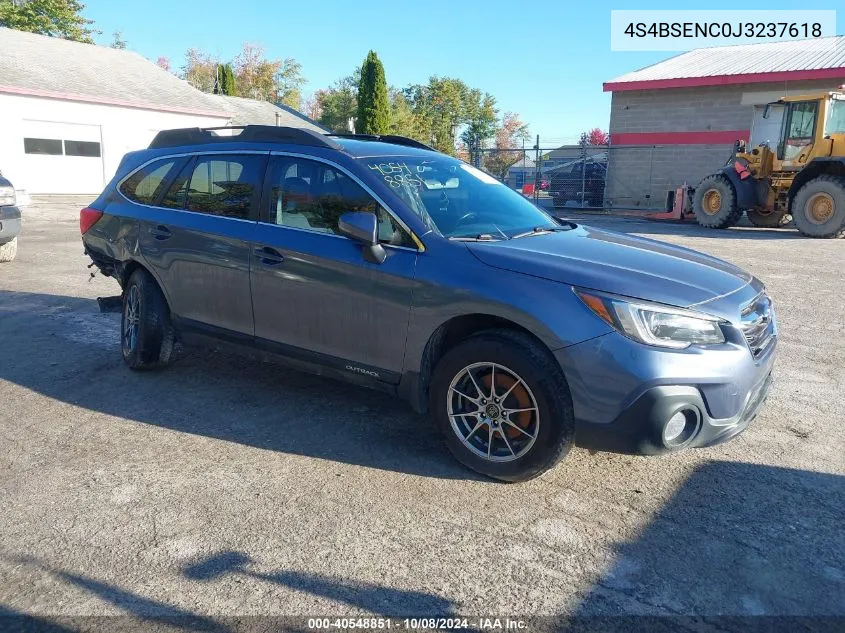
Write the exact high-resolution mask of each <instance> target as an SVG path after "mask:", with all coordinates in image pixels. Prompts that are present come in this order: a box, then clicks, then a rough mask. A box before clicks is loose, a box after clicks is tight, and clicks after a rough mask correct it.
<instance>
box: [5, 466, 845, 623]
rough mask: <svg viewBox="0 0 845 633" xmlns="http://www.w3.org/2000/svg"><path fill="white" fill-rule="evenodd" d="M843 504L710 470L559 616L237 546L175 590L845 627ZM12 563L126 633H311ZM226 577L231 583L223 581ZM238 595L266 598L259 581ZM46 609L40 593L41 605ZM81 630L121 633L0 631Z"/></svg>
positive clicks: (838, 482)
mask: <svg viewBox="0 0 845 633" xmlns="http://www.w3.org/2000/svg"><path fill="white" fill-rule="evenodd" d="M843 507H845V477H842V476H838V475H829V474H822V473H814V472H808V471H801V470H791V469H786V468H776V467H770V466H760V465H754V464H739V463H731V462H710V463H706V464H703V465H702V466H700V467H699V468H698V469H696V470H695V471H694V472H693V473H692V475H690V477H689V478H688V479H687V480H686V482H685V483H684V484H683V485H682V486H681V487H680V488H679V489H678V491H677V492H676V493H675V495H674V496H673V497H672V498H671V499H670V500H669V501H668V502H667V503H666V504H665V505H664V507H663V508H661V509H660V510H659V511H658V512H657V514H656V515H655V516H654V517H653V518H652V519H651V521H650V522H649V523H648V525H647V526H646V527H645V528H644V529H643V531H642V532H641V533H640V534H639V535H638V536H637V537H636V538H634V539H632V540H630V541H625V542H620V543H619V544H617V545H616V547H615V552H614V560H613V563H612V564H611V566H610V567H609V568H608V569H607V571H606V572H605V573H603V574H602V576H601V577H600V578H599V580H597V581H596V582H595V583H594V584H593V586H592V587H590V588H588V589H587V590H586V591H585V592H583V593H582V594H581V598H580V600H579V601H578V603H577V604H576V605H575V607H574V609H567V610H566V613H561V614H560V615H558V616H550V617H536V616H534V615H533V614H526V613H506V614H495V613H494V614H489V613H462V612H461V611H462V609H461V608H460V606H459V604H458V603H457V602H454V601H453V600H451V599H448V598H445V597H443V595H442V592H443V589H438V590H432V591H428V590H423V591H420V590H413V589H400V588H395V587H391V586H389V585H386V584H377V583H370V582H360V581H357V580H355V579H349V578H341V577H333V576H326V575H321V574H314V573H309V572H307V571H299V570H284V569H283V570H271V571H264V570H262V569H261V567H262V566H261V562H260V561H254V560H253V559H252V558H251V557H250V556H249V555H248V554H246V553H243V552H240V551H236V550H229V551H221V552H218V553H216V554H212V555H210V556H207V557H204V558H200V559H196V560H194V561H192V562H191V563H189V564H187V565H185V566H179V567H177V568H176V569H177V570H178V571H179V572H180V576H181V577H182V578H183V579H184V581H186V582H184V583H178V584H177V586H178V587H179V588H180V589H179V592H180V595H181V596H182V597H181V600H182V601H183V602H190V601H192V600H194V601H195V602H197V603H199V602H206V603H207V602H209V601H210V600H211V599H210V598H209V594H212V595H213V593H214V592H217V591H221V588H225V589H222V590H225V591H231V586H232V585H231V583H228V582H225V581H228V580H231V579H232V578H233V577H234V578H235V579H236V580H237V577H241V578H243V579H246V580H249V581H259V582H260V583H267V584H269V585H277V586H280V587H283V588H285V589H288V590H291V591H293V592H296V593H300V594H308V595H311V596H316V597H318V598H321V599H323V600H324V601H326V602H328V603H331V604H333V605H339V607H330V608H329V609H328V610H330V611H331V612H329V613H315V614H312V615H314V616H320V617H335V616H344V615H346V616H352V615H360V614H369V615H377V616H385V617H393V618H401V617H403V616H428V617H438V616H442V617H450V616H466V617H468V618H469V622H470V628H472V627H475V626H478V624H477V623H478V621H479V620H478V618H480V617H500V618H504V617H506V616H510V617H512V618H513V617H517V618H521V619H523V620H525V621H526V623H527V624H528V627H527V628H526V629H525V630H530V631H589V632H596V633H598V632H599V631H601V632H603V633H606V632H616V631H649V632H657V633H670V632H672V633H674V632H676V631H682V632H683V631H697V632H698V631H700V632H705V631H707V632H720V633H724V632H727V631H730V632H734V631H736V632H743V633H745V632H747V631H751V632H753V633H756V632H758V631H759V632H763V631H765V632H766V633H781V632H783V633H787V632H789V633H792V632H794V631H803V632H816V631H819V632H821V631H824V632H828V631H841V630H845V628H843V625H845V531H843V530H842V527H841V526H842V511H843ZM11 562H13V563H17V564H23V565H27V566H29V567H31V568H34V569H37V570H39V571H40V572H41V573H42V574H44V575H46V576H51V577H52V578H53V579H55V580H57V581H59V582H61V583H64V584H67V585H71V586H74V587H77V588H79V589H82V590H84V591H85V592H87V593H88V594H91V595H93V596H96V597H97V598H99V599H100V600H102V601H103V602H105V603H108V604H110V605H113V606H115V607H117V608H118V609H119V610H120V611H122V612H124V613H126V614H128V615H130V616H132V617H131V618H126V621H127V622H128V624H132V623H135V624H138V623H139V622H140V623H141V624H143V625H144V626H142V627H140V628H138V627H136V628H132V627H131V626H128V624H127V627H126V628H125V629H124V630H127V631H129V630H146V629H148V628H150V626H149V625H154V624H166V625H171V626H175V627H176V628H178V629H185V630H192V631H211V632H217V631H220V632H221V633H228V631H252V630H262V631H263V630H291V629H292V628H293V629H295V628H296V627H300V628H304V627H301V626H300V625H301V622H297V621H292V620H290V619H287V620H285V619H284V618H279V619H278V620H277V621H274V619H273V618H272V617H267V618H243V617H241V616H238V614H226V617H219V618H218V617H207V616H204V615H199V614H196V613H193V612H192V611H190V610H186V609H185V608H183V607H177V606H172V605H170V604H167V603H164V602H160V601H158V600H153V599H150V598H146V597H143V596H141V595H139V594H137V593H134V592H133V591H130V590H129V589H124V588H120V587H117V586H115V585H112V584H108V583H106V582H104V581H101V580H97V579H94V578H90V577H88V576H86V575H84V574H83V573H80V572H69V571H63V570H61V569H56V568H51V567H49V566H47V565H46V564H44V563H42V562H39V561H37V560H33V559H31V558H18V559H15V560H12V561H11ZM535 580H536V579H535ZM219 581H224V582H223V583H222V584H215V583H218V582H219ZM531 582H534V581H533V580H532V581H531ZM39 586H42V587H47V586H48V585H46V584H43V583H40V584H39ZM236 586H243V587H245V588H248V589H246V590H249V591H254V590H255V589H254V585H253V584H252V583H250V582H248V583H244V584H243V585H236ZM485 589H487V590H489V591H492V592H495V591H497V589H499V588H498V587H496V586H495V585H494V586H490V587H486V588H485ZM554 590H555V589H554V587H549V591H554ZM42 591H44V590H42ZM44 599H45V596H43V595H42V596H41V597H40V601H41V602H43V601H44ZM278 606H279V605H276V607H278ZM282 608H284V607H283V605H282ZM270 609H271V607H270V606H269V604H268V610H270ZM79 620H85V621H86V622H88V624H91V626H89V627H88V628H89V630H93V631H99V630H104V629H107V630H120V627H113V626H104V625H103V621H98V620H97V619H96V618H88V619H85V618H81V619H80V618H76V619H75V618H65V617H55V618H54V617H44V616H40V615H39V616H35V615H32V616H30V615H27V614H24V613H23V612H20V611H17V610H15V609H12V608H2V607H0V625H3V624H4V622H5V624H8V623H9V622H17V623H22V624H26V625H27V626H28V627H29V628H25V627H23V626H21V627H19V628H18V629H9V627H8V626H7V627H5V628H4V630H21V631H36V630H38V631H40V630H45V631H50V632H51V633H52V632H55V633H64V631H65V630H76V629H77V628H78V627H77V626H76V625H78V624H79V623H80V622H79ZM106 624H107V625H108V624H109V622H108V621H106ZM39 627H43V628H39ZM256 627H258V628H256ZM262 627H263V628H262Z"/></svg>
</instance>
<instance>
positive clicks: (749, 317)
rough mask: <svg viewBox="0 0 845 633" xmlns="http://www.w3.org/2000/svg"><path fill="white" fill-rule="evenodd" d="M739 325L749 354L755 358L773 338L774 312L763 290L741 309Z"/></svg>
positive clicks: (770, 301) (774, 331)
mask: <svg viewBox="0 0 845 633" xmlns="http://www.w3.org/2000/svg"><path fill="white" fill-rule="evenodd" d="M740 317H741V320H740V327H741V328H742V333H743V334H744V335H745V340H746V341H747V342H748V347H749V348H750V349H751V354H752V355H753V356H754V358H757V357H758V356H760V354H762V353H763V352H764V351H765V350H766V348H767V347H768V346H769V345H770V344H771V343H772V341H773V340H774V338H775V333H776V330H775V327H776V326H775V314H774V312H773V311H772V300H771V299H769V295H767V294H766V293H765V292H761V293H760V294H759V295H757V296H756V297H754V300H753V301H751V303H749V304H748V305H746V306H745V307H744V308H743V309H742V313H741V315H740Z"/></svg>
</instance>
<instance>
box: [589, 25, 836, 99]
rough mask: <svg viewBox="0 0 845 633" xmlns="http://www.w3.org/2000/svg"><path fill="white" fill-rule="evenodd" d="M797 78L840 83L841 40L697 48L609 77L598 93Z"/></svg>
mask: <svg viewBox="0 0 845 633" xmlns="http://www.w3.org/2000/svg"><path fill="white" fill-rule="evenodd" d="M800 79H843V80H845V36H843V35H837V36H835V37H825V38H819V39H817V40H791V41H788V42H769V43H765V44H744V45H740V46H720V47H714V48H698V49H696V50H692V51H688V52H686V53H681V54H680V55H676V56H675V57H671V58H669V59H667V60H665V61H662V62H658V63H657V64H654V65H652V66H647V67H645V68H641V69H640V70H635V71H634V72H630V73H627V74H625V75H622V76H621V77H617V78H615V79H612V80H611V81H608V82H606V83H605V84H604V91H605V92H613V91H619V90H654V89H660V88H684V87H693V86H718V85H725V84H748V83H765V82H769V81H796V80H800Z"/></svg>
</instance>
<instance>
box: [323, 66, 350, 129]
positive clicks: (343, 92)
mask: <svg viewBox="0 0 845 633" xmlns="http://www.w3.org/2000/svg"><path fill="white" fill-rule="evenodd" d="M360 73H361V69H360V68H358V69H356V70H355V72H354V73H353V74H351V75H349V76H347V77H343V78H341V79H338V80H337V81H335V82H334V83H333V84H332V85H331V86H330V87H329V88H328V89H326V90H318V91H317V92H316V93H314V97H315V98H316V100H317V107H316V108H315V109H316V110H317V111H319V113H320V117H319V118H318V119H317V121H318V122H319V123H320V125H323V126H324V127H327V128H329V129H330V130H332V131H333V132H348V131H349V127H348V125H349V120H350V119H354V118H355V116H356V115H357V113H358V83H359V82H360V79H361V77H360Z"/></svg>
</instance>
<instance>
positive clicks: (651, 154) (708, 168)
mask: <svg viewBox="0 0 845 633" xmlns="http://www.w3.org/2000/svg"><path fill="white" fill-rule="evenodd" d="M842 83H843V81H842V80H826V81H800V82H778V83H766V84H747V85H729V86H702V87H696V88H671V89H665V90H631V91H621V92H614V93H613V97H612V101H611V114H610V134H611V138H612V137H613V135H614V134H624V133H632V132H633V133H637V132H639V133H647V132H718V131H727V130H749V129H750V128H751V122H752V118H753V112H754V104H763V103H766V102H768V101H773V100H774V99H776V98H777V97H778V96H785V95H795V94H803V93H811V92H817V91H820V90H835V89H836V88H837V87H838V86H840V85H841V84H842ZM732 147H733V145H732V143H725V144H722V143H719V144H712V145H699V144H696V145H648V146H643V145H637V146H633V145H617V146H614V147H613V148H612V150H611V151H610V155H609V157H608V176H607V183H606V187H605V202H606V203H607V204H608V206H612V207H617V208H626V207H627V208H634V209H638V208H642V209H644V210H645V209H652V210H654V209H660V210H662V209H663V208H664V205H665V201H666V192H667V191H668V190H670V189H675V188H676V187H679V186H681V185H682V184H684V182H686V183H687V184H691V185H696V184H698V182H699V181H700V180H701V179H702V178H703V177H704V176H706V175H707V174H709V173H711V172H713V171H714V170H716V169H717V168H719V167H720V166H722V165H723V164H724V163H725V161H726V160H727V158H728V157H729V156H730V152H731V149H732Z"/></svg>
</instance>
